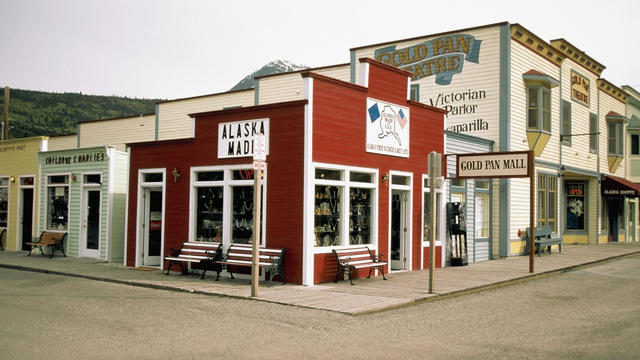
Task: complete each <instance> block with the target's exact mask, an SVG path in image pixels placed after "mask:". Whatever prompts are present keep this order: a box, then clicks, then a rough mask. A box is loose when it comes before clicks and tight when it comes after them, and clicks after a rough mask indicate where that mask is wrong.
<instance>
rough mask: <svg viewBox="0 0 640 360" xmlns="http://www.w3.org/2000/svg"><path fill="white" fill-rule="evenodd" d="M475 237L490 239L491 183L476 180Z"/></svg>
mask: <svg viewBox="0 0 640 360" xmlns="http://www.w3.org/2000/svg"><path fill="white" fill-rule="evenodd" d="M475 183H476V191H475V195H476V199H475V208H476V211H475V223H476V224H475V225H476V226H475V232H476V233H475V237H476V238H488V237H489V181H486V180H476V182H475Z"/></svg>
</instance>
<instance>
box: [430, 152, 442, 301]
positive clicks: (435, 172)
mask: <svg viewBox="0 0 640 360" xmlns="http://www.w3.org/2000/svg"><path fill="white" fill-rule="evenodd" d="M441 165H442V157H441V156H440V154H438V153H436V152H435V151H432V152H431V153H429V188H430V189H431V204H430V206H431V217H430V219H429V226H430V228H431V234H430V235H431V236H430V237H429V294H433V292H434V291H435V287H436V269H435V268H436V222H437V217H436V211H437V209H436V206H437V197H438V193H437V187H438V186H437V183H436V181H437V178H438V176H439V175H440V171H439V170H440V166H441Z"/></svg>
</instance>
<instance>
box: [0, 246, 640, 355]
mask: <svg viewBox="0 0 640 360" xmlns="http://www.w3.org/2000/svg"><path fill="white" fill-rule="evenodd" d="M0 334H1V335H0V358H3V359H44V358H46V359H132V358H135V359H168V358H193V357H196V356H198V357H204V358H229V359H230V358H233V359H255V358H261V359H264V358H267V359H271V358H278V359H280V358H305V359H307V358H312V359H313V358H318V359H325V358H354V359H364V358H367V359H371V358H373V359H382V358H386V359H388V358H406V359H451V358H473V359H496V358H497V359H513V358H518V359H637V358H638V357H639V356H640V342H638V341H637V339H638V337H640V256H633V257H627V258H623V259H620V260H616V261H611V262H607V263H604V264H601V265H597V266H593V267H588V268H584V269H581V270H576V271H571V272H567V273H564V274H560V275H556V276H551V277H545V278H540V279H536V280H532V281H528V282H523V283H518V284H514V285H511V286H507V287H502V288H498V289H494V290H488V291H484V292H479V293H475V294H468V295H464V296H459V297H451V298H445V299H441V300H438V301H431V302H423V303H419V304H416V305H414V306H407V307H404V308H399V309H393V310H389V311H383V312H379V313H373V314H367V315H361V316H357V317H354V316H350V315H344V314H339V313H335V312H328V311H323V310H314V309H306V308H300V307H295V306H286V305H279V304H273V303H267V302H260V301H253V300H244V299H237V298H226V297H220V296H207V295H199V294H189V293H184V292H171V291H165V290H157V289H146V288H140V287H132V286H127V285H121V284H112V283H105V282H99V281H92V280H86V279H79V278H73V277H65V276H59V275H51V274H43V273H33V272H25V271H16V270H8V269H0Z"/></svg>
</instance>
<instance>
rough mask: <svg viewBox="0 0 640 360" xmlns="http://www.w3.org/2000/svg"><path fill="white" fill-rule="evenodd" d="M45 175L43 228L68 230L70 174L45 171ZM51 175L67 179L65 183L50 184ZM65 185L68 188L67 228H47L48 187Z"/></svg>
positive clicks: (54, 230) (58, 230)
mask: <svg viewBox="0 0 640 360" xmlns="http://www.w3.org/2000/svg"><path fill="white" fill-rule="evenodd" d="M44 176H45V179H46V181H45V187H44V188H45V193H44V229H45V230H47V231H52V232H68V231H69V225H70V224H69V222H70V220H71V219H70V216H69V207H70V206H71V182H72V178H71V177H72V174H71V173H47V174H45V175H44ZM51 176H66V177H67V179H68V181H67V183H66V184H57V183H54V184H51V183H49V178H50V177H51ZM64 186H66V187H67V188H68V190H69V192H68V193H69V197H68V198H67V228H66V229H63V230H61V229H50V228H49V188H50V187H64Z"/></svg>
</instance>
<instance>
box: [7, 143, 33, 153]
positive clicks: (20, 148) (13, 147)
mask: <svg viewBox="0 0 640 360" xmlns="http://www.w3.org/2000/svg"><path fill="white" fill-rule="evenodd" d="M26 149H27V145H7V146H0V153H1V152H9V151H24V150H26Z"/></svg>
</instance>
